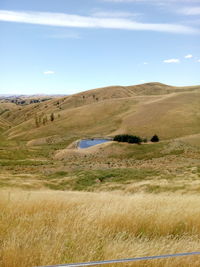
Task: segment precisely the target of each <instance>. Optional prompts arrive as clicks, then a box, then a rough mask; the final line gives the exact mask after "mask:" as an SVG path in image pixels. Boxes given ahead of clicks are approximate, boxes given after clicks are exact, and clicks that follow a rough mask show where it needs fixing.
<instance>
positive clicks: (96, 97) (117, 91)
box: [0, 83, 200, 141]
mask: <svg viewBox="0 0 200 267" xmlns="http://www.w3.org/2000/svg"><path fill="white" fill-rule="evenodd" d="M199 89H200V86H190V87H174V86H169V85H165V84H161V83H146V84H141V85H134V86H110V87H103V88H98V89H93V90H88V91H85V92H81V93H78V94H74V95H70V96H65V97H59V98H54V99H51V100H49V101H46V102H44V103H36V104H31V105H26V106H17V108H16V107H15V108H13V107H12V108H10V109H9V112H8V111H5V112H3V113H2V114H1V115H0V118H1V125H2V124H5V123H8V124H9V127H10V126H11V125H13V126H12V127H11V128H10V129H9V130H7V132H6V136H8V138H11V139H13V138H14V139H20V140H21V139H24V140H27V141H28V140H32V139H35V138H36V139H37V138H44V137H47V136H54V135H56V136H59V137H66V138H69V137H70V138H72V137H75V136H76V137H83V136H104V135H114V134H116V133H124V132H128V133H136V134H139V135H142V136H147V137H150V136H151V135H152V134H154V133H158V135H159V136H161V138H163V139H169V138H175V137H181V136H185V135H191V134H198V133H199V132H200V124H199V119H200V116H199V110H200V90H199ZM52 113H54V116H55V120H54V121H53V122H50V121H49V118H50V115H51V114H52ZM36 117H38V118H40V125H39V127H36V125H35V118H36ZM44 117H47V118H48V123H46V124H43V123H42V120H43V118H44ZM1 128H3V127H2V126H1ZM5 128H7V127H5Z"/></svg>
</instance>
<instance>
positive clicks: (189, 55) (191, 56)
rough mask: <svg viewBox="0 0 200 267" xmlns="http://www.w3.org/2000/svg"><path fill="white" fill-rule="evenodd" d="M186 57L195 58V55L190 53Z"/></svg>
mask: <svg viewBox="0 0 200 267" xmlns="http://www.w3.org/2000/svg"><path fill="white" fill-rule="evenodd" d="M185 58H193V55H191V54H188V55H186V56H185Z"/></svg>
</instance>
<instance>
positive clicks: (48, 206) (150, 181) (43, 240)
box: [0, 83, 200, 267]
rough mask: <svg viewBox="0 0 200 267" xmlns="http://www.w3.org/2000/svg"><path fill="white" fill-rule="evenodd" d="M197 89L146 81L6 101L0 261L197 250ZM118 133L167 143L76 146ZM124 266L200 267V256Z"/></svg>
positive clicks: (12, 264)
mask: <svg viewBox="0 0 200 267" xmlns="http://www.w3.org/2000/svg"><path fill="white" fill-rule="evenodd" d="M199 88H200V87H199V86H196V87H180V88H177V87H171V86H167V85H163V84H159V83H149V84H144V85H138V86H130V87H120V86H115V87H109V88H100V89H95V90H91V91H87V92H82V93H80V94H76V95H72V96H65V97H62V98H56V99H55V98H54V99H51V100H49V101H45V102H43V103H37V104H31V105H24V106H20V105H17V106H16V105H15V104H13V103H7V102H5V103H4V102H2V101H3V100H2V101H1V102H0V266H2V267H28V266H39V265H49V264H62V263H66V262H79V261H80V262H81V261H93V260H104V259H116V258H129V257H140V256H152V255H159V254H168V253H180V252H190V251H198V250H200V239H199V238H200V208H199V206H200V196H199V192H200V179H199V178H200V134H199V133H200V123H199V122H200V113H199V110H200V109H199V108H200V90H199ZM52 113H54V118H55V119H54V121H51V120H50V119H49V118H50V115H51V114H52ZM44 118H48V120H47V121H46V120H45V121H44V123H43V119H44ZM36 119H37V120H36ZM36 121H37V124H36ZM118 133H127V134H137V135H140V136H141V137H143V138H145V137H147V138H148V140H149V138H150V137H151V136H152V135H153V134H155V133H156V134H158V136H159V137H160V139H161V141H160V142H159V143H156V144H153V143H151V142H147V143H145V144H141V145H135V144H127V143H117V142H108V143H105V144H102V145H97V146H95V147H92V148H88V149H84V150H80V149H77V148H76V147H75V145H74V144H75V143H76V142H75V141H77V140H79V139H82V138H90V137H92V138H94V137H109V136H110V137H112V136H114V135H115V134H118ZM110 266H113V267H115V266H117V265H110ZM118 266H152V267H153V266H156V267H158V266H159V267H163V266H166V267H171V266H172V267H175V266H177V267H178V266H200V257H199V256H191V257H183V258H174V259H165V260H156V261H149V262H141V263H135V264H120V265H118Z"/></svg>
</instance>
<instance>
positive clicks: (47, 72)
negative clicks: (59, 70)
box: [43, 70, 55, 75]
mask: <svg viewBox="0 0 200 267" xmlns="http://www.w3.org/2000/svg"><path fill="white" fill-rule="evenodd" d="M43 74H45V75H52V74H55V71H53V70H46V71H44V72H43Z"/></svg>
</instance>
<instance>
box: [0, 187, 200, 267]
mask: <svg viewBox="0 0 200 267" xmlns="http://www.w3.org/2000/svg"><path fill="white" fill-rule="evenodd" d="M199 206H200V197H199V196H198V195H193V196H189V195H188V196H182V195H174V194H170V195H156V196H155V195H152V194H136V195H133V196H131V195H124V194H123V195H120V194H111V193H80V192H79V193H78V192H63V193H61V192H53V191H51V192H49V191H38V192H33V191H28V192H25V191H24V192H21V191H20V192H17V191H2V192H1V197H0V207H1V216H0V233H1V234H0V242H1V250H0V266H2V267H13V266H14V267H21V266H23V267H26V266H27V267H30V266H39V265H50V264H61V263H67V262H68V263H70V262H71V263H72V262H82V261H93V260H105V259H118V258H124V257H139V256H150V255H160V254H168V253H169V254H170V253H180V252H191V251H199V250H200V239H199V237H200V217H199V216H200V213H199ZM199 265H200V257H199V256H190V257H182V258H174V259H162V260H154V261H148V262H140V263H135V264H133V263H132V264H121V266H159V267H160V266H172V267H174V266H199ZM110 266H116V265H110Z"/></svg>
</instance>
